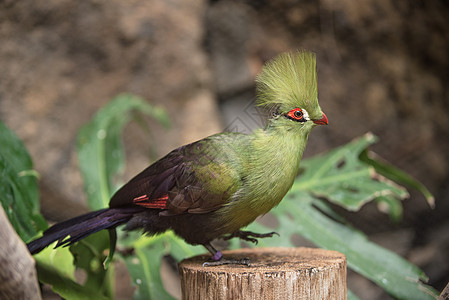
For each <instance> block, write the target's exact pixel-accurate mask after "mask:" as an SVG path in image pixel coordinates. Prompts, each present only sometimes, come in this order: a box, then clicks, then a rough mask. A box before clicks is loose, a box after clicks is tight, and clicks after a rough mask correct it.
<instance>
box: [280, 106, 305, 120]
mask: <svg viewBox="0 0 449 300" xmlns="http://www.w3.org/2000/svg"><path fill="white" fill-rule="evenodd" d="M285 116H286V117H287V118H289V119H291V120H293V121H298V122H305V121H307V120H306V119H305V118H304V113H303V112H302V109H300V108H294V109H292V110H291V111H289V112H288V113H287V114H286V115H285Z"/></svg>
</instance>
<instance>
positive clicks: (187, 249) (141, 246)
mask: <svg viewBox="0 0 449 300" xmlns="http://www.w3.org/2000/svg"><path fill="white" fill-rule="evenodd" d="M118 233H119V237H120V238H119V240H120V241H121V242H120V246H121V247H124V248H122V250H124V252H127V250H126V249H127V248H129V249H134V250H135V251H134V252H135V253H134V254H132V255H129V256H119V257H121V258H122V259H124V261H125V263H126V265H127V268H128V271H129V273H130V275H131V278H132V283H133V284H134V285H136V286H137V290H136V293H135V295H134V297H135V299H173V297H172V296H171V295H169V294H168V293H167V292H166V291H165V289H164V287H163V285H162V279H161V274H160V266H161V261H162V259H163V257H164V256H166V255H168V254H170V255H171V256H173V258H174V259H175V260H176V261H181V260H183V259H185V258H187V257H191V256H194V255H197V254H200V253H204V249H203V248H202V247H198V246H192V245H189V244H187V243H186V242H184V241H183V240H182V239H181V238H179V237H177V236H176V235H175V234H174V233H173V232H172V231H168V232H166V233H164V234H161V235H158V236H153V237H147V236H142V235H141V233H137V232H121V231H120V230H119V231H118ZM147 260H150V262H149V263H148V262H146V261H147ZM144 262H145V263H144Z"/></svg>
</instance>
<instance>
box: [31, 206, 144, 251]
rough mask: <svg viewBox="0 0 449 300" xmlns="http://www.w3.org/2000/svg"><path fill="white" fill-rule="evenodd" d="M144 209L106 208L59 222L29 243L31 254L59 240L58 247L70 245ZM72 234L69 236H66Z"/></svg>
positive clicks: (122, 221) (123, 220)
mask: <svg viewBox="0 0 449 300" xmlns="http://www.w3.org/2000/svg"><path fill="white" fill-rule="evenodd" d="M140 211H142V208H140V207H122V208H105V209H102V210H97V211H93V212H90V213H87V214H84V215H81V216H78V217H75V218H73V219H70V220H67V221H64V222H61V223H58V224H55V225H53V226H52V227H50V228H49V229H47V230H46V231H45V232H44V235H43V236H42V237H40V238H38V239H36V240H34V241H32V242H30V243H28V244H27V247H28V250H29V251H30V252H31V254H35V253H38V252H40V251H42V250H43V249H44V248H45V247H47V246H48V245H50V244H51V243H53V242H55V241H58V243H57V244H56V247H60V246H64V247H65V246H70V245H72V244H73V243H75V242H77V241H79V240H81V239H83V238H85V237H87V236H89V235H91V234H93V233H95V232H97V231H100V230H103V229H111V228H115V227H117V226H118V225H121V224H124V223H126V222H128V221H129V219H131V217H132V216H133V215H134V214H135V213H137V212H140ZM68 236H70V237H69V238H66V237H68Z"/></svg>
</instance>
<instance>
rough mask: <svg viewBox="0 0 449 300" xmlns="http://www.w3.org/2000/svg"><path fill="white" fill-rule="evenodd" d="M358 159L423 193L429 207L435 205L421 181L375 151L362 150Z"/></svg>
mask: <svg viewBox="0 0 449 300" xmlns="http://www.w3.org/2000/svg"><path fill="white" fill-rule="evenodd" d="M360 160H361V161H363V162H364V163H366V164H369V165H371V166H372V167H373V168H375V169H376V172H377V173H379V174H381V175H383V176H385V177H388V178H389V179H390V180H393V181H394V182H396V183H399V184H403V185H405V186H408V187H411V188H414V189H416V190H418V191H419V192H421V193H422V194H423V195H424V197H426V200H427V203H428V204H429V205H430V207H431V208H434V207H435V198H434V197H433V195H432V194H431V193H430V191H429V190H428V189H427V188H426V187H425V186H424V185H423V184H422V183H421V182H419V181H417V180H416V179H414V178H413V177H412V176H410V175H409V174H407V173H405V172H403V171H401V170H399V169H397V168H395V167H394V166H393V165H392V164H390V163H388V162H387V161H386V160H384V159H382V158H381V157H379V156H378V155H377V154H376V153H374V152H372V151H368V150H365V151H362V153H361V154H360Z"/></svg>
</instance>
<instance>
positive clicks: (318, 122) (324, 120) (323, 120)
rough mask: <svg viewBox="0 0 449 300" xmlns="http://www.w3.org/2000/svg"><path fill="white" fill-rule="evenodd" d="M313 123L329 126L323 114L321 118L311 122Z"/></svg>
mask: <svg viewBox="0 0 449 300" xmlns="http://www.w3.org/2000/svg"><path fill="white" fill-rule="evenodd" d="M313 123H315V124H318V125H327V124H329V122H328V121H327V117H326V115H325V114H324V113H323V117H322V118H321V119H319V120H313Z"/></svg>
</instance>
